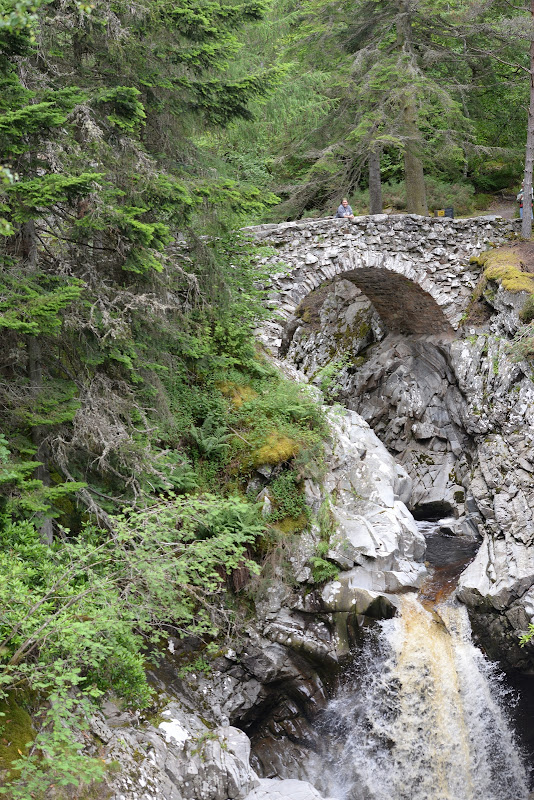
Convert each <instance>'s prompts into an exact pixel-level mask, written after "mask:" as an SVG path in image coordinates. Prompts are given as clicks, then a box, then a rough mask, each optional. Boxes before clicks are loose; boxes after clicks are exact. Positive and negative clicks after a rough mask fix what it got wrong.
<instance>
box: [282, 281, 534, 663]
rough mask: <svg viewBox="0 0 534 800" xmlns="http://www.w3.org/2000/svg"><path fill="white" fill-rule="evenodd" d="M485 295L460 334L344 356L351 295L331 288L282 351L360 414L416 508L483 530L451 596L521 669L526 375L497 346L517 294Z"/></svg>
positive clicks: (509, 329)
mask: <svg viewBox="0 0 534 800" xmlns="http://www.w3.org/2000/svg"><path fill="white" fill-rule="evenodd" d="M485 300H486V304H487V306H489V305H491V306H492V310H493V316H491V319H490V321H489V322H487V323H486V324H485V325H484V326H483V327H482V328H480V327H479V328H475V329H472V330H471V331H469V330H468V331H466V333H465V335H464V337H463V338H458V339H456V340H455V341H452V342H448V343H446V342H442V343H437V342H436V341H435V340H433V339H432V338H430V337H417V336H399V335H391V334H390V335H388V336H387V337H385V338H382V340H381V341H379V337H378V336H377V337H376V341H375V343H374V344H372V345H371V346H369V345H367V344H365V345H362V346H361V347H360V346H359V345H358V344H357V345H356V348H355V350H354V353H355V357H354V358H353V359H352V363H351V359H350V357H348V356H347V353H346V352H345V354H343V351H342V349H341V347H339V346H338V342H340V336H339V328H340V326H344V325H346V321H347V316H346V312H347V309H349V308H350V306H351V305H352V304H353V302H354V299H353V296H352V295H350V294H349V295H348V296H347V297H346V299H345V302H343V289H342V287H337V289H335V290H334V292H331V294H330V296H329V297H327V298H326V299H325V301H324V302H325V304H326V306H327V314H326V315H325V316H327V315H328V308H329V307H332V306H334V307H335V308H336V313H337V316H336V319H335V320H332V324H331V325H330V326H328V325H326V326H324V327H323V328H322V329H321V330H318V329H315V330H313V329H312V330H311V331H309V332H308V329H307V326H306V324H305V323H304V322H303V324H301V325H300V326H299V327H298V328H297V329H296V330H295V333H294V336H293V339H292V340H291V342H288V343H287V358H288V360H291V362H292V363H294V364H295V365H297V366H298V367H299V368H301V369H302V370H303V371H304V372H306V373H307V377H308V379H311V381H312V382H313V383H316V384H321V382H322V383H323V384H324V375H325V374H327V375H329V380H330V385H329V390H330V394H331V396H333V397H334V398H335V399H337V400H338V401H341V402H342V403H343V404H344V405H346V406H348V407H349V408H352V409H355V410H356V411H357V412H358V413H359V414H361V415H362V417H363V418H364V419H365V420H366V421H367V422H368V423H369V425H370V426H371V428H372V429H373V430H374V432H375V433H377V435H378V436H379V437H380V439H381V441H383V442H384V443H385V444H386V446H387V447H388V449H389V451H390V452H391V453H393V454H394V455H395V457H396V459H397V460H398V461H399V463H400V464H401V465H402V466H403V467H404V468H405V470H406V472H407V473H408V474H409V476H410V478H411V479H412V481H413V489H412V495H411V498H410V500H409V503H408V505H409V507H410V509H411V510H412V511H413V512H414V513H415V514H416V515H417V514H418V515H419V516H420V517H425V516H426V517H429V516H445V515H451V514H452V515H453V516H454V517H455V518H456V522H455V523H454V525H453V526H452V527H453V530H454V532H455V533H459V534H462V535H469V536H477V535H480V536H484V542H483V545H482V547H481V548H480V550H479V552H478V554H477V556H476V558H475V560H474V561H473V563H472V564H471V565H470V566H469V567H468V569H467V570H466V571H465V572H464V574H463V576H462V578H461V581H460V587H459V590H458V594H459V597H460V598H461V599H462V600H463V601H464V602H465V603H467V604H468V605H469V606H470V608H471V609H472V610H473V612H476V619H475V620H474V626H475V628H476V629H477V630H478V632H479V634H480V635H481V637H482V638H483V640H484V644H485V646H486V648H487V649H488V650H489V651H491V652H492V653H493V654H494V655H496V656H497V655H498V656H500V657H503V658H504V659H505V660H506V661H507V662H508V663H509V664H512V665H514V666H520V667H521V668H523V669H525V668H529V669H531V668H532V655H531V653H529V652H528V649H526V650H525V649H521V648H519V646H518V637H519V634H520V633H521V632H523V631H525V630H526V628H527V627H528V623H529V622H530V621H531V620H533V619H534V616H533V614H534V605H533V601H534V589H533V588H532V587H533V584H534V516H533V515H534V481H533V477H534V460H533V456H532V452H533V450H532V445H533V443H534V384H533V382H532V374H531V372H532V370H531V367H529V365H527V364H517V363H513V362H512V361H511V360H510V355H509V350H508V345H507V339H508V338H509V337H510V335H513V333H514V332H515V331H516V330H517V327H518V324H519V321H518V317H517V312H518V310H519V309H520V308H521V305H522V303H523V302H524V297H521V296H518V295H512V294H510V293H509V292H505V291H504V290H503V289H502V288H500V287H499V288H498V290H497V291H491V292H488V293H487V296H486V298H485ZM361 302H362V303H363V299H361ZM369 313H372V312H371V310H370V309H369ZM315 314H316V317H319V318H320V317H321V314H320V310H319V311H318V310H317V309H316V310H315ZM375 328H376V326H375ZM308 333H309V335H308ZM318 337H321V338H320V342H319V343H318ZM317 345H318V346H317ZM311 348H315V352H314V355H313V360H312V359H310V358H309V355H308V353H309V350H310V349H311ZM362 352H363V354H364V356H365V358H362ZM333 361H335V368H334V369H333V368H331V365H332V363H333Z"/></svg>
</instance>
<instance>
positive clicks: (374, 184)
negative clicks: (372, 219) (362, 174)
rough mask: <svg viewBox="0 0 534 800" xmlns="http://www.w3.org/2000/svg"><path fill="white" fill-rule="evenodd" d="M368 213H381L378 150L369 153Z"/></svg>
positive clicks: (374, 149)
mask: <svg viewBox="0 0 534 800" xmlns="http://www.w3.org/2000/svg"><path fill="white" fill-rule="evenodd" d="M369 213H370V214H381V213H382V182H381V180H380V148H379V147H376V146H375V147H373V146H371V150H370V151H369Z"/></svg>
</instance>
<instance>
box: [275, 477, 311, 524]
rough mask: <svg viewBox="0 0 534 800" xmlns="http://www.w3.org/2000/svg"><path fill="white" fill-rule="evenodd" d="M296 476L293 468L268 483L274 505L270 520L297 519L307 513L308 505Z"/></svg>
mask: <svg viewBox="0 0 534 800" xmlns="http://www.w3.org/2000/svg"><path fill="white" fill-rule="evenodd" d="M296 477H297V476H296V474H295V472H294V471H293V470H285V471H284V472H282V474H281V475H279V476H278V478H275V480H274V481H272V483H271V484H270V485H269V490H270V494H271V496H272V498H273V500H274V502H275V506H276V507H275V509H274V510H273V511H272V512H271V515H270V519H271V520H273V521H277V520H282V519H284V518H285V517H291V518H292V519H298V518H299V517H300V516H302V515H306V516H308V515H309V509H308V506H307V505H306V501H305V499H304V495H303V494H302V491H301V489H300V488H299V486H298V485H297V481H296Z"/></svg>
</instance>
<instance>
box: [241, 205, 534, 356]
mask: <svg viewBox="0 0 534 800" xmlns="http://www.w3.org/2000/svg"><path fill="white" fill-rule="evenodd" d="M519 226H520V222H519V220H505V219H503V218H502V217H494V216H491V217H490V216H486V217H471V218H468V219H449V218H448V217H420V216H416V215H412V214H393V215H388V214H376V215H373V216H363V217H356V218H355V219H353V220H343V219H332V218H328V219H319V220H300V221H298V222H284V223H281V224H278V225H276V224H272V225H258V226H253V227H248V228H244V229H243V231H244V233H245V234H246V235H249V236H251V237H252V238H253V239H254V240H255V241H256V242H257V243H258V244H261V245H265V246H268V247H269V248H270V251H268V252H267V253H266V254H265V255H262V256H261V257H260V263H262V264H264V265H266V266H267V268H268V269H269V271H270V272H271V279H270V281H269V283H268V284H267V288H268V290H269V291H268V298H269V304H270V306H271V307H273V308H276V310H277V312H278V315H277V319H276V320H275V321H271V322H268V323H266V324H264V325H263V327H262V328H261V330H259V331H258V336H259V338H260V340H261V341H262V342H263V343H264V344H265V346H266V347H268V348H269V349H270V350H271V351H272V352H273V353H274V354H278V349H279V347H280V344H281V341H282V338H283V332H284V328H285V327H286V325H287V324H288V323H289V322H290V321H291V320H292V319H294V314H295V311H296V309H297V307H298V305H299V304H300V303H301V301H302V300H303V299H304V297H306V295H308V294H309V293H310V292H311V291H313V290H314V289H316V288H317V287H318V286H320V285H321V284H322V283H324V282H325V281H327V280H330V279H332V278H334V277H335V276H337V275H342V276H343V278H346V279H348V280H350V281H352V282H353V283H354V284H356V286H358V287H359V288H360V289H361V291H362V292H363V293H364V294H365V295H366V297H367V298H368V299H369V300H370V301H371V302H372V304H373V305H374V307H375V309H376V311H377V313H378V314H379V315H380V317H381V318H382V321H383V323H384V325H385V326H386V328H387V330H388V331H389V332H391V333H402V334H408V335H409V334H416V335H426V336H434V337H435V336H438V337H441V338H443V339H445V340H446V339H450V338H452V337H453V336H454V334H455V331H456V330H458V328H459V326H460V325H461V322H462V319H463V317H464V314H465V312H466V309H467V307H468V305H469V301H470V299H471V298H472V295H473V290H474V289H475V287H476V285H477V284H478V282H479V281H480V278H481V268H480V267H479V266H478V265H477V264H471V263H470V258H471V256H474V255H478V254H480V253H481V252H482V251H483V250H485V249H487V247H489V246H491V245H492V244H493V245H500V244H503V243H505V242H506V241H509V240H510V238H516V237H517V236H518V235H519V230H520V228H519Z"/></svg>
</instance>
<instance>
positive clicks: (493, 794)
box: [314, 596, 529, 800]
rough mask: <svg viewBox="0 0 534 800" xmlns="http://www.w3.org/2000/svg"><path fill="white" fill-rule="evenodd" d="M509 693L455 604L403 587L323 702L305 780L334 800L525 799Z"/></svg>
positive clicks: (525, 779)
mask: <svg viewBox="0 0 534 800" xmlns="http://www.w3.org/2000/svg"><path fill="white" fill-rule="evenodd" d="M509 702H510V697H509V696H508V695H507V692H506V690H505V688H504V686H503V684H502V680H501V679H500V675H499V673H498V671H497V670H496V669H495V668H494V667H493V666H492V665H491V664H490V662H489V661H488V660H487V659H486V658H485V657H484V656H483V654H482V653H481V652H480V650H479V649H478V648H476V647H475V646H474V644H473V643H472V641H471V630H470V625H469V620H468V616H467V612H466V610H465V608H463V607H460V606H458V605H455V604H454V603H453V601H447V603H446V604H444V605H441V606H438V607H437V608H436V609H435V610H434V611H428V610H426V609H425V608H423V606H422V605H421V604H420V603H419V601H418V600H417V599H416V598H415V597H413V596H405V597H404V598H403V600H402V613H401V614H400V615H399V617H397V618H396V619H393V620H388V621H386V622H383V623H381V624H380V626H379V634H378V638H377V641H375V642H374V645H373V646H371V644H369V645H368V646H367V648H366V649H365V652H364V654H363V657H362V660H361V662H360V663H359V664H358V665H357V666H356V667H355V669H354V672H353V675H352V677H351V679H350V680H348V681H347V682H346V685H345V687H344V689H342V690H341V691H340V692H339V694H338V696H337V698H336V699H335V700H333V701H332V702H331V704H330V705H329V708H328V712H327V715H326V719H325V721H324V723H323V731H322V732H323V734H324V735H323V736H322V741H323V743H324V752H323V753H322V754H321V756H320V757H318V759H317V761H316V763H315V767H314V771H316V775H315V776H314V783H315V784H316V785H317V786H318V787H320V788H321V789H322V790H323V792H324V794H325V795H327V796H330V797H335V798H338V799H339V800H527V798H528V797H529V789H528V776H527V773H526V770H525V767H524V765H523V762H522V758H521V754H520V751H519V749H518V745H517V743H516V742H515V740H514V736H513V733H512V731H511V728H510V724H509V721H508V718H507V715H506V706H507V704H509ZM319 764H320V766H319Z"/></svg>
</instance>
